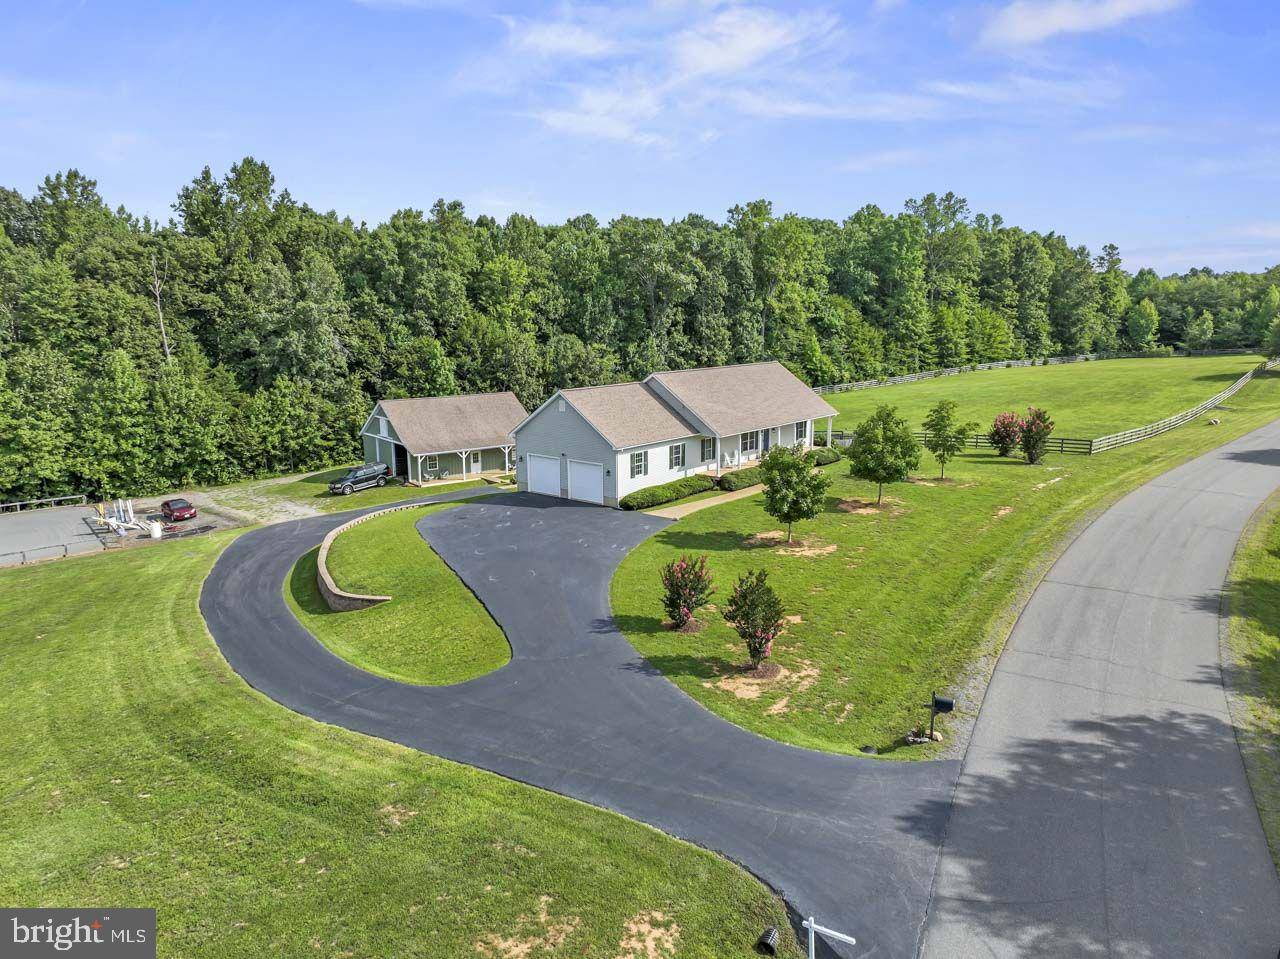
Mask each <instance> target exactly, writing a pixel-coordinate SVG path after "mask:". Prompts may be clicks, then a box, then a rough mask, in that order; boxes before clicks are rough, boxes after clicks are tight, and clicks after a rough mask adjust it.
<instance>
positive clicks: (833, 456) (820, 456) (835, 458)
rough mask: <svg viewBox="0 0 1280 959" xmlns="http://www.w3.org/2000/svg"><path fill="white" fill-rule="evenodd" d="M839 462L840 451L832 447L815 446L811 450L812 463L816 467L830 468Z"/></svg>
mask: <svg viewBox="0 0 1280 959" xmlns="http://www.w3.org/2000/svg"><path fill="white" fill-rule="evenodd" d="M839 461H840V451H839V450H838V449H836V448H835V447H832V446H817V447H814V450H813V462H814V463H815V464H816V465H818V466H830V465H831V464H832V463H838V462H839Z"/></svg>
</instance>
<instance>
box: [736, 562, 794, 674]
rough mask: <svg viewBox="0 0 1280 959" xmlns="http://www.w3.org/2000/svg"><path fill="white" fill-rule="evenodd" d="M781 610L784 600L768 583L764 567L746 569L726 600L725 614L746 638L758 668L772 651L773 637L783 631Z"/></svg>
mask: <svg viewBox="0 0 1280 959" xmlns="http://www.w3.org/2000/svg"><path fill="white" fill-rule="evenodd" d="M782 613H783V610H782V600H780V599H778V595H777V594H776V593H775V592H774V591H773V587H772V586H770V585H769V581H768V574H767V573H766V572H765V571H764V570H759V571H758V572H754V573H753V572H746V573H743V574H742V576H740V577H739V578H738V582H737V583H736V584H735V585H734V587H733V594H732V595H731V596H730V597H729V602H728V603H726V604H725V608H724V618H725V619H726V620H727V621H728V622H729V623H730V625H732V626H733V628H734V629H736V630H737V631H738V635H739V636H741V637H742V639H743V641H744V642H746V644H747V655H748V656H749V657H751V668H752V669H759V668H760V664H761V663H762V662H764V661H765V660H766V659H768V658H769V654H770V653H772V652H773V641H774V640H775V639H777V638H778V634H779V633H780V632H782Z"/></svg>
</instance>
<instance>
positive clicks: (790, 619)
mask: <svg viewBox="0 0 1280 959" xmlns="http://www.w3.org/2000/svg"><path fill="white" fill-rule="evenodd" d="M782 621H783V622H784V623H787V624H788V625H791V626H794V625H795V624H796V623H803V622H804V617H803V616H783V617H782Z"/></svg>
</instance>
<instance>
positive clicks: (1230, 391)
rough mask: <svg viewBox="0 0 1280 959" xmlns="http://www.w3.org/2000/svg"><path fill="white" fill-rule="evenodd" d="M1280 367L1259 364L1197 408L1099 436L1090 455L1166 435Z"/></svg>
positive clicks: (1278, 361)
mask: <svg viewBox="0 0 1280 959" xmlns="http://www.w3.org/2000/svg"><path fill="white" fill-rule="evenodd" d="M1277 365H1280V359H1277V360H1268V361H1267V362H1265V363H1260V364H1259V365H1258V366H1256V367H1254V368H1253V369H1251V370H1250V371H1249V372H1248V373H1246V374H1245V375H1244V376H1242V377H1240V379H1238V380H1236V381H1235V382H1234V383H1232V384H1231V385H1230V386H1228V387H1227V388H1226V389H1225V390H1223V391H1222V392H1221V393H1219V394H1217V395H1216V396H1211V397H1210V398H1209V399H1207V400H1205V401H1204V402H1203V403H1201V404H1200V405H1199V406H1194V407H1192V408H1191V409H1189V410H1183V411H1182V412H1181V413H1175V414H1174V415H1173V416H1170V417H1167V418H1165V419H1163V420H1160V421H1159V422H1156V423H1148V424H1147V425H1146V426H1138V427H1135V428H1134V429H1131V430H1125V431H1124V432H1123V433H1112V434H1110V435H1109V436H1099V437H1097V438H1096V439H1095V440H1094V441H1093V442H1092V444H1090V448H1089V452H1090V453H1102V452H1104V451H1106V450H1113V449H1115V448H1116V447H1118V446H1128V445H1129V444H1130V443H1138V442H1141V441H1142V440H1147V439H1150V438H1151V437H1153V436H1159V435H1160V434H1161V433H1167V432H1169V430H1171V429H1176V428H1177V427H1179V426H1181V425H1182V424H1183V423H1189V422H1191V420H1193V419H1195V418H1196V417H1197V416H1200V415H1202V414H1204V413H1207V412H1208V411H1209V410H1211V409H1213V408H1214V407H1216V406H1218V405H1220V404H1221V403H1222V401H1223V400H1227V399H1230V398H1231V397H1233V396H1235V395H1236V394H1237V393H1239V392H1240V390H1241V389H1243V388H1244V385H1245V384H1246V383H1248V382H1249V381H1250V380H1251V379H1253V377H1254V374H1255V373H1259V372H1261V371H1263V370H1271V369H1275V367H1276V366H1277Z"/></svg>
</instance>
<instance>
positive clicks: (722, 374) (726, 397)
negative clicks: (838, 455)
mask: <svg viewBox="0 0 1280 959" xmlns="http://www.w3.org/2000/svg"><path fill="white" fill-rule="evenodd" d="M649 380H656V381H657V382H658V383H660V384H661V385H662V386H664V387H666V389H668V390H669V391H670V392H671V395H672V396H674V397H675V398H676V399H678V400H679V401H680V402H681V403H683V404H684V405H685V407H687V408H688V410H689V411H690V412H691V413H693V415H694V416H696V417H697V418H698V419H700V420H702V422H704V423H706V424H707V426H709V427H711V429H713V430H714V431H715V432H716V433H718V434H719V435H720V436H729V435H731V434H733V433H745V432H747V431H749V430H760V429H765V428H766V427H769V426H780V425H782V424H784V423H791V422H795V421H798V420H811V419H822V418H823V417H827V416H835V415H836V411H835V409H834V408H833V407H832V406H831V405H830V404H829V403H827V402H826V400H824V399H822V397H820V396H818V395H817V394H816V393H814V392H813V390H812V389H811V388H809V387H808V386H805V385H804V383H802V382H800V380H799V379H797V378H796V377H795V376H794V375H793V374H792V372H791V371H790V370H788V369H787V368H786V367H785V366H783V365H782V364H781V363H779V362H777V361H769V362H766V363H744V364H742V365H740V366H712V367H707V368H705V369H696V370H673V371H670V372H666V373H653V374H651V375H650V376H649V378H648V380H646V382H648V381H649Z"/></svg>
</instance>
